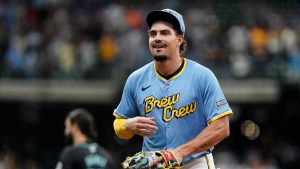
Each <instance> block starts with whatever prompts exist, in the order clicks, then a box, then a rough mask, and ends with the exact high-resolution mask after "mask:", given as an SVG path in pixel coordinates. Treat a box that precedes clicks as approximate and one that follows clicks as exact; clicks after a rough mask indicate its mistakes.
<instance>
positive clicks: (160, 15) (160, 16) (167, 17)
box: [146, 11, 182, 33]
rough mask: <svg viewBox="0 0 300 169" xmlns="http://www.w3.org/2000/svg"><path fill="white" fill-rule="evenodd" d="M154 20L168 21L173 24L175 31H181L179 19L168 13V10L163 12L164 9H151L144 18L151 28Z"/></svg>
mask: <svg viewBox="0 0 300 169" xmlns="http://www.w3.org/2000/svg"><path fill="white" fill-rule="evenodd" d="M156 21H165V22H168V23H171V24H172V25H174V27H175V29H176V30H177V31H179V33H182V32H181V31H180V24H179V21H178V20H177V18H176V17H175V16H174V15H172V14H170V13H168V12H164V11H151V12H150V13H149V14H148V15H147V18H146V22H147V25H148V26H149V27H150V28H151V26H152V25H153V23H154V22H156Z"/></svg>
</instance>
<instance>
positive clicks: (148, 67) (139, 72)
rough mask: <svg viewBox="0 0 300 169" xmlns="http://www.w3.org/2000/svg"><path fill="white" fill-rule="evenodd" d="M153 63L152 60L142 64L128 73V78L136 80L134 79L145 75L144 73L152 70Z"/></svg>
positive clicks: (146, 73)
mask: <svg viewBox="0 0 300 169" xmlns="http://www.w3.org/2000/svg"><path fill="white" fill-rule="evenodd" d="M153 63H154V62H153V61H152V62H150V63H148V64H146V65H144V66H143V67H141V68H138V69H137V70H135V71H133V72H132V73H131V74H130V75H129V77H128V79H130V80H136V79H139V78H143V77H145V75H149V72H150V71H153V70H154V68H153Z"/></svg>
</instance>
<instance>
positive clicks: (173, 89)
mask: <svg viewBox="0 0 300 169" xmlns="http://www.w3.org/2000/svg"><path fill="white" fill-rule="evenodd" d="M136 90H139V91H138V92H136V97H135V98H136V103H137V105H138V106H139V108H141V109H145V107H146V108H147V107H151V106H150V105H152V107H153V108H158V109H161V108H164V107H168V106H173V107H181V106H184V105H189V104H191V103H193V102H195V101H197V100H198V99H199V93H198V92H197V89H196V85H195V84H193V83H192V81H181V80H173V81H170V82H163V81H159V80H153V81H150V82H148V83H147V82H146V83H143V84H142V85H141V87H140V89H136Z"/></svg>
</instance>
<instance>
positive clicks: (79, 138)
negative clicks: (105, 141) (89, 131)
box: [73, 133, 88, 145]
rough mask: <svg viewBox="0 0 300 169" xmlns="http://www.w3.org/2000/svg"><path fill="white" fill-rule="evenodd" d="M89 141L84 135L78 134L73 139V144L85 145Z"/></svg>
mask: <svg viewBox="0 0 300 169" xmlns="http://www.w3.org/2000/svg"><path fill="white" fill-rule="evenodd" d="M87 141H88V138H87V137H86V136H85V135H83V134H82V133H77V134H76V135H75V136H74V137H73V144H74V145H76V144H83V143H86V142H87Z"/></svg>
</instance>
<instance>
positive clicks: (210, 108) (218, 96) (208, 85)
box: [200, 69, 232, 124]
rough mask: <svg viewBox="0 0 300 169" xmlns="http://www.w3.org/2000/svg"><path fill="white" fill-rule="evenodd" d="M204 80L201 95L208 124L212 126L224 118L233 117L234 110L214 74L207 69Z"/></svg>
mask: <svg viewBox="0 0 300 169" xmlns="http://www.w3.org/2000/svg"><path fill="white" fill-rule="evenodd" d="M203 78H204V79H202V80H201V81H202V84H203V85H201V86H202V87H201V88H200V90H201V91H200V93H201V95H202V99H203V108H204V115H205V117H206V121H207V123H208V124H210V123H211V122H213V121H215V120H217V119H219V118H221V117H223V116H227V115H231V114H232V110H231V109H230V107H229V105H228V102H227V100H226V98H225V96H224V94H223V91H222V89H221V87H220V85H219V82H218V80H217V78H216V76H215V75H214V74H213V72H212V71H211V70H209V69H207V71H205V74H204V76H203Z"/></svg>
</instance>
